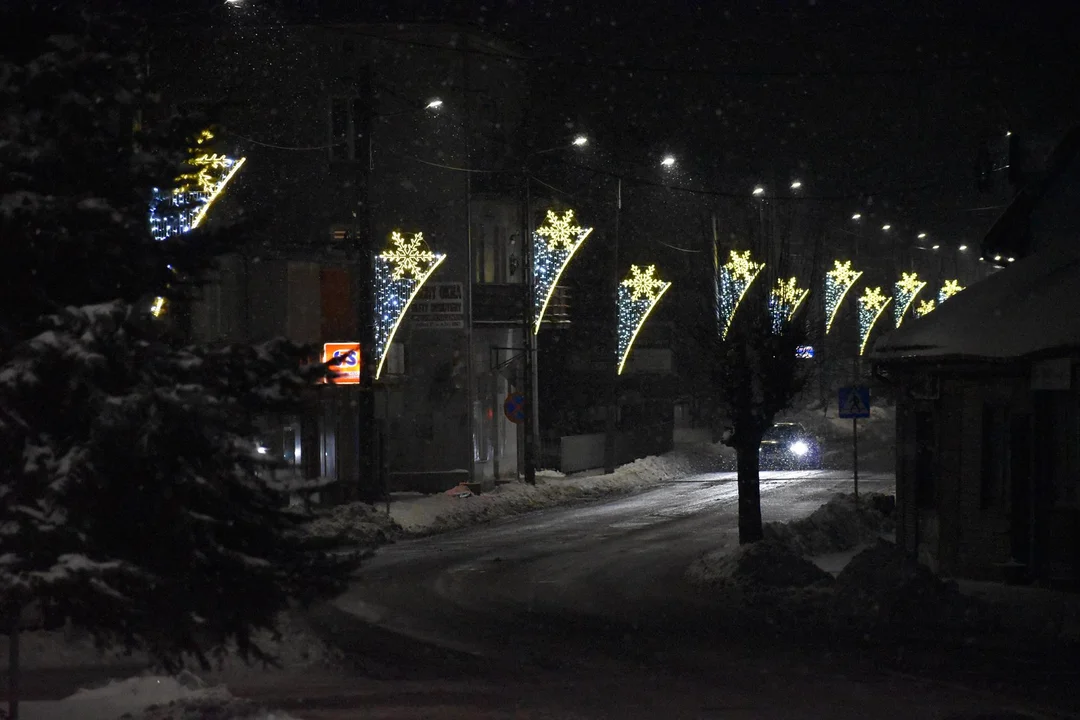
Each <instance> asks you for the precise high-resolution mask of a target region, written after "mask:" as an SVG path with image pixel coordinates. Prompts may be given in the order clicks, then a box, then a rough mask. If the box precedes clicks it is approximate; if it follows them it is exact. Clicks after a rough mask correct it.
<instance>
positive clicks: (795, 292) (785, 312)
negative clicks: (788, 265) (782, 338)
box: [769, 277, 810, 333]
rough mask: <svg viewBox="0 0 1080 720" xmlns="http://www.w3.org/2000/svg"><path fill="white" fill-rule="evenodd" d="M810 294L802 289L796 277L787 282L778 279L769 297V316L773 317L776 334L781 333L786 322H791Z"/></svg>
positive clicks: (807, 290)
mask: <svg viewBox="0 0 1080 720" xmlns="http://www.w3.org/2000/svg"><path fill="white" fill-rule="evenodd" d="M809 294H810V290H809V289H804V288H800V287H799V281H798V280H796V279H795V278H794V277H792V278H788V279H787V280H784V279H783V278H777V279H776V287H774V288H773V289H772V293H771V294H770V295H769V314H770V315H772V328H773V332H774V333H778V332H780V331H781V330H782V329H783V326H784V323H785V322H791V319H792V318H793V317H795V313H796V312H797V311H798V309H799V306H800V305H802V302H803V300H805V299H806V297H807V295H809Z"/></svg>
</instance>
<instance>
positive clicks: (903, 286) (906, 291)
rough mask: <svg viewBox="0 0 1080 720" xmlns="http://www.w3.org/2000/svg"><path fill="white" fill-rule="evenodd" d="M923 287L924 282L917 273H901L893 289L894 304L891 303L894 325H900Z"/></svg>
mask: <svg viewBox="0 0 1080 720" xmlns="http://www.w3.org/2000/svg"><path fill="white" fill-rule="evenodd" d="M924 287H926V283H925V282H923V281H922V280H920V279H919V273H903V274H902V277H901V278H900V280H899V281H897V283H896V285H895V287H894V289H893V297H895V298H896V304H895V305H893V316H894V317H895V318H896V327H900V323H902V322H904V314H905V313H907V311H908V308H909V307H911V303H913V302H914V301H915V296H916V295H918V294H919V293H920V292H921V291H922V289H923V288H924Z"/></svg>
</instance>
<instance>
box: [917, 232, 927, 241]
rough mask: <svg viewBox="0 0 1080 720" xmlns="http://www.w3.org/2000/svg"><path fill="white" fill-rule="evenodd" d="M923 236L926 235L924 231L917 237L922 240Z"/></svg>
mask: <svg viewBox="0 0 1080 720" xmlns="http://www.w3.org/2000/svg"><path fill="white" fill-rule="evenodd" d="M924 237H926V233H919V235H918V238H919V239H920V240H922V239H923V238H924Z"/></svg>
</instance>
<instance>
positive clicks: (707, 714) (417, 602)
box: [290, 471, 1008, 720]
mask: <svg viewBox="0 0 1080 720" xmlns="http://www.w3.org/2000/svg"><path fill="white" fill-rule="evenodd" d="M850 483H851V479H850V475H848V474H846V473H833V472H828V471H823V472H810V473H766V474H765V475H764V477H763V483H762V497H763V501H762V504H763V514H764V517H765V520H766V521H767V522H768V521H772V520H787V519H792V518H796V517H803V516H805V515H808V514H809V513H810V512H812V511H813V510H814V509H816V508H817V507H818V506H819V505H821V504H822V503H823V502H825V501H826V500H827V499H828V498H829V497H830V496H831V495H832V494H833V493H835V492H840V491H849V490H850ZM892 484H893V479H892V477H891V476H889V475H884V474H872V475H869V476H866V477H864V478H861V483H860V487H861V489H863V490H867V491H870V490H876V491H884V492H891V491H892ZM736 499H737V498H736V489H735V482H734V477H733V475H732V474H730V473H722V474H709V475H699V476H694V477H691V478H687V479H684V480H681V481H675V482H670V483H667V484H666V485H664V486H663V487H660V488H658V489H656V490H653V491H650V492H647V493H643V494H640V495H636V496H633V497H627V498H622V499H618V500H614V501H607V502H598V503H595V504H590V505H585V506H577V507H571V508H560V509H555V510H546V511H541V512H537V513H534V514H531V515H528V516H525V517H518V518H514V519H507V520H504V521H500V522H497V523H493V524H490V525H486V526H482V527H477V528H472V529H468V530H463V531H458V532H454V533H449V534H444V535H438V536H432V537H427V538H423V539H417V540H410V541H406V542H401V543H398V544H396V545H392V546H388V547H384V548H382V549H381V550H380V551H379V553H378V554H377V555H376V557H374V558H373V559H372V560H371V561H370V562H369V563H368V564H367V565H366V566H365V567H364V568H363V570H362V571H361V573H360V575H359V576H358V578H357V582H356V583H355V585H354V586H353V588H352V589H351V590H350V591H349V592H348V593H346V594H345V595H344V596H342V597H341V598H340V599H339V600H338V601H337V602H336V604H335V605H336V607H334V608H326V609H324V610H323V611H322V612H321V613H320V614H319V616H318V617H317V619H316V622H318V623H320V624H321V625H322V627H323V629H324V632H326V633H327V634H328V635H332V636H333V637H334V638H335V639H336V642H337V644H338V645H339V647H341V648H342V649H344V650H345V651H346V652H347V653H348V654H349V656H350V657H351V658H352V659H353V661H354V662H355V663H356V664H357V666H358V667H359V668H362V669H363V672H364V673H365V674H367V675H368V676H369V677H370V676H371V675H377V676H380V677H381V680H379V682H380V683H383V684H384V685H383V689H384V691H385V694H379V698H380V699H379V700H377V701H376V700H374V698H373V696H372V695H371V694H370V693H369V691H360V690H359V688H358V689H357V694H355V695H353V696H352V697H354V701H353V702H352V703H350V702H349V701H348V700H347V699H346V697H345V696H346V695H349V693H348V692H347V691H344V690H342V692H341V693H339V694H338V695H336V696H335V698H334V699H333V700H332V701H329V702H327V703H321V702H320V701H318V700H317V699H314V698H311V699H309V702H310V704H308V705H307V706H306V707H305V708H304V709H303V710H301V709H300V708H297V707H296V706H292V707H291V708H290V709H291V711H292V712H293V713H295V714H297V715H298V716H300V717H309V718H345V717H354V716H355V713H357V712H359V711H360V708H364V709H365V710H366V711H367V712H368V713H370V714H369V715H366V716H370V717H387V718H390V717H393V718H421V717H425V718H426V717H430V718H436V717H439V718H442V717H447V718H449V717H462V718H464V717H477V718H494V717H500V718H502V717H506V718H510V717H521V718H526V717H527V718H534V717H560V718H577V717H581V718H585V717H588V718H609V717H610V718H654V717H655V718H784V719H785V720H792V719H794V718H860V719H862V718H935V719H937V718H946V717H950V716H952V717H957V718H960V717H972V716H973V713H975V712H977V711H980V710H984V711H985V710H999V711H1000V710H1001V709H1003V708H1005V707H1008V703H1006V701H1004V700H1001V699H1000V698H995V697H989V696H986V695H984V694H977V693H974V692H969V691H967V690H963V689H959V688H952V687H946V686H942V685H934V684H931V683H928V682H925V681H922V680H915V679H909V678H901V677H899V676H896V675H894V674H890V673H888V672H885V671H881V670H875V669H874V667H873V666H872V664H871V663H870V662H869V661H866V662H863V660H862V659H861V658H858V657H853V656H850V655H848V656H843V657H836V656H833V655H830V654H829V653H828V652H826V651H825V650H824V649H822V650H821V651H819V652H814V651H813V650H812V649H811V650H810V651H809V652H808V649H807V648H805V647H803V648H793V647H785V646H784V643H782V642H781V643H777V642H776V641H775V640H772V641H766V640H763V641H762V642H761V643H760V644H757V643H747V642H746V640H745V638H741V639H736V638H732V637H727V636H725V634H724V632H723V631H721V630H719V628H720V627H721V624H720V623H718V622H714V621H713V620H714V619H715V618H716V614H717V613H718V612H722V610H721V609H720V608H719V607H717V606H716V605H715V603H713V602H712V601H711V599H710V598H709V597H708V596H706V595H704V594H703V593H702V592H701V591H700V590H696V589H694V588H692V587H691V586H689V585H688V583H687V582H686V580H685V570H686V567H687V565H688V564H689V563H690V562H691V561H692V560H693V559H694V558H695V557H696V556H697V555H698V554H700V553H702V552H704V551H705V550H708V549H714V548H716V547H717V546H718V545H720V544H723V543H730V544H732V545H733V546H734V544H735V543H736V542H737V531H736V514H735V513H736V507H735V504H736ZM406 688H409V689H408V690H406ZM362 697H367V698H368V699H367V700H363V699H362ZM345 708H349V709H348V710H346V709H345ZM350 713H351V714H350Z"/></svg>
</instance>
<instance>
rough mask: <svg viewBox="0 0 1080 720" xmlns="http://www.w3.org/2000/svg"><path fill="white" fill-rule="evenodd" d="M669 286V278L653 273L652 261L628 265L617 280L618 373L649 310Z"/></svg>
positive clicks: (624, 363)
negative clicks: (623, 276)
mask: <svg viewBox="0 0 1080 720" xmlns="http://www.w3.org/2000/svg"><path fill="white" fill-rule="evenodd" d="M670 287H671V283H670V282H665V281H663V280H661V279H659V278H658V277H656V266H655V265H649V266H648V267H646V268H644V269H642V268H639V267H638V266H637V265H631V266H630V275H629V276H627V278H626V279H625V280H623V281H622V282H621V283H619V298H618V303H619V347H618V349H617V351H616V354H617V357H616V359H615V361H616V363H617V364H618V374H619V375H622V371H623V368H624V367H625V365H626V359H627V358H628V357H630V351H631V350H632V349H633V347H634V340H636V339H637V336H638V333H639V332H641V328H642V327H644V325H645V321H646V320H647V319H648V317H649V314H650V313H652V311H653V308H655V307H656V304H657V303H658V302H660V298H661V297H663V295H664V293H666V292H667V291H668V289H669V288H670Z"/></svg>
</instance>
